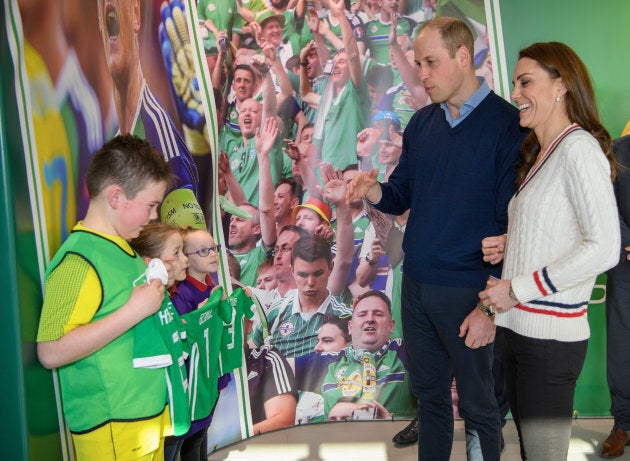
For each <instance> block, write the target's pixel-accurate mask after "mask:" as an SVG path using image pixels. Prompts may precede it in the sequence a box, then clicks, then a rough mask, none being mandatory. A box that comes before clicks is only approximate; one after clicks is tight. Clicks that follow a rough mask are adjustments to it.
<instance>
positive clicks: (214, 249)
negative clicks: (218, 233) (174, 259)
mask: <svg viewBox="0 0 630 461" xmlns="http://www.w3.org/2000/svg"><path fill="white" fill-rule="evenodd" d="M219 251H221V245H215V246H212V247H208V248H201V249H200V250H197V251H191V252H190V253H184V254H185V255H186V256H190V255H197V256H201V257H202V258H205V257H206V256H208V255H209V254H210V252H215V253H218V252H219Z"/></svg>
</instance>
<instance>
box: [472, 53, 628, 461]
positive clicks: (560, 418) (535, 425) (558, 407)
mask: <svg viewBox="0 0 630 461" xmlns="http://www.w3.org/2000/svg"><path fill="white" fill-rule="evenodd" d="M513 81H514V91H513V92H512V99H513V100H514V101H515V103H516V104H517V105H518V108H519V117H520V124H521V126H524V127H528V128H530V129H531V130H532V131H531V132H530V133H529V135H528V137H527V138H526V139H525V141H524V142H523V145H522V147H521V155H522V162H521V166H520V168H519V171H518V178H517V184H518V186H519V188H518V190H517V192H516V194H515V195H514V197H513V198H512V200H511V201H510V204H509V208H508V231H507V234H506V235H503V236H501V237H494V238H492V239H493V240H492V242H493V243H492V244H491V245H488V240H486V239H485V240H484V243H483V244H482V245H483V251H484V255H486V257H487V258H493V259H492V262H493V263H496V262H498V261H497V259H496V255H497V254H499V255H500V256H499V260H500V259H501V257H502V256H503V255H504V263H503V273H502V279H501V280H489V281H488V284H487V287H486V290H485V291H482V292H481V293H480V299H481V303H482V304H484V305H486V306H492V307H495V308H496V309H497V311H498V314H497V315H496V324H497V325H499V326H502V327H505V328H506V330H505V350H504V352H503V354H504V363H505V370H504V373H505V382H506V386H507V394H508V397H509V400H510V407H511V409H512V414H513V416H514V422H515V423H516V427H517V429H518V432H519V438H520V441H521V456H522V457H523V459H525V458H527V459H536V460H550V461H551V460H559V459H566V457H567V451H568V446H569V439H570V433H571V417H572V411H573V396H574V392H575V385H576V381H577V378H578V376H579V375H580V372H581V369H582V364H583V363H584V358H585V356H586V348H587V342H588V338H589V335H590V331H589V323H588V319H587V316H586V312H587V306H588V304H589V298H590V296H591V292H592V290H593V285H594V283H595V278H596V276H597V275H598V274H600V273H602V272H604V271H606V270H607V269H609V268H610V267H612V266H613V265H615V264H616V262H617V260H618V259H619V248H620V237H619V221H618V217H617V208H616V205H615V197H614V194H613V187H612V181H611V176H612V177H614V176H615V162H614V159H613V156H612V149H611V139H610V136H609V134H608V132H607V131H606V129H605V128H604V127H603V126H602V125H601V123H600V121H599V116H598V114H597V109H596V105H595V98H594V93H593V87H592V84H591V81H590V78H589V76H588V72H587V70H586V67H585V66H584V64H583V63H582V61H581V60H580V58H579V57H578V56H577V55H576V54H575V52H574V51H573V50H572V49H571V48H569V47H568V46H566V45H564V44H562V43H558V42H550V43H535V44H533V45H531V46H529V47H527V48H525V49H523V50H521V52H520V53H519V60H518V63H517V64H516V68H515V70H514V80H513ZM502 245H505V250H504V253H503V252H502V251H501V250H499V251H498V253H497V252H496V250H497V249H499V248H500V247H501V246H502ZM490 247H492V250H494V253H493V254H491V253H492V250H491V248H490ZM487 260H488V261H491V259H487Z"/></svg>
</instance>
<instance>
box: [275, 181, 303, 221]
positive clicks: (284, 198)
mask: <svg viewBox="0 0 630 461" xmlns="http://www.w3.org/2000/svg"><path fill="white" fill-rule="evenodd" d="M296 205H297V199H296V198H295V197H294V196H293V193H292V192H291V186H290V185H288V184H284V183H283V184H280V185H279V186H278V187H277V188H276V190H275V191H274V193H273V215H274V217H275V219H276V222H281V221H282V220H283V219H285V218H287V217H288V216H291V211H292V210H293V207H295V206H296Z"/></svg>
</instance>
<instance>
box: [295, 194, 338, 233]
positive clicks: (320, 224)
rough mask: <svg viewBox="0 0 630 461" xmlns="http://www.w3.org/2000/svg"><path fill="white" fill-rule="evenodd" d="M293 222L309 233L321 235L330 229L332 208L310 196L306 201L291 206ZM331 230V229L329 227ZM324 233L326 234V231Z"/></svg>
mask: <svg viewBox="0 0 630 461" xmlns="http://www.w3.org/2000/svg"><path fill="white" fill-rule="evenodd" d="M292 216H293V223H294V224H295V225H296V226H298V227H301V228H302V229H304V230H306V231H308V232H310V233H311V234H318V235H322V233H323V232H324V231H325V230H326V229H331V227H330V220H331V219H332V210H331V209H330V206H328V204H327V203H325V202H324V201H322V200H320V199H317V198H314V197H311V198H309V199H308V200H307V201H306V203H304V204H302V205H297V206H296V207H295V208H293V214H292ZM331 230H332V229H331ZM324 235H328V234H327V233H326V234H324Z"/></svg>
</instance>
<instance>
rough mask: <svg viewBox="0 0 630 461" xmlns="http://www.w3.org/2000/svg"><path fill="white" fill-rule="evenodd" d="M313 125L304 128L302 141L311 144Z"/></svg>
mask: <svg viewBox="0 0 630 461" xmlns="http://www.w3.org/2000/svg"><path fill="white" fill-rule="evenodd" d="M313 129H314V128H313V127H312V126H309V127H308V128H304V129H303V130H302V138H301V139H300V142H301V143H302V142H303V143H306V144H310V143H312V142H313Z"/></svg>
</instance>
